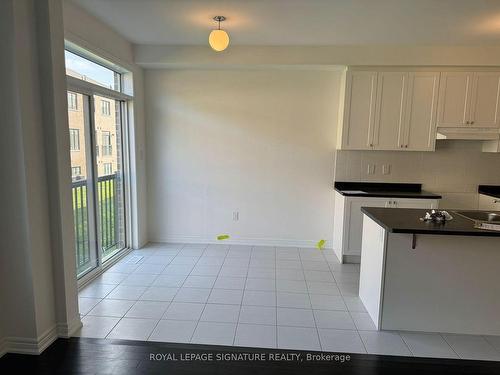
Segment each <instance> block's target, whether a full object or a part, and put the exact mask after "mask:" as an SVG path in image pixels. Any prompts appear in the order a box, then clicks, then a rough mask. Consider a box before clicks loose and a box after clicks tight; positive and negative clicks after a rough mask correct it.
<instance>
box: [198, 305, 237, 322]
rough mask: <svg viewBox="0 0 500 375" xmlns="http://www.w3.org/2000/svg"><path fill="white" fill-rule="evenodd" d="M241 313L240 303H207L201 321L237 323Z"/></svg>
mask: <svg viewBox="0 0 500 375" xmlns="http://www.w3.org/2000/svg"><path fill="white" fill-rule="evenodd" d="M239 313H240V306H238V305H219V304H207V305H206V306H205V310H203V314H202V315H201V318H200V321H205V322H221V323H237V322H238V315H239Z"/></svg>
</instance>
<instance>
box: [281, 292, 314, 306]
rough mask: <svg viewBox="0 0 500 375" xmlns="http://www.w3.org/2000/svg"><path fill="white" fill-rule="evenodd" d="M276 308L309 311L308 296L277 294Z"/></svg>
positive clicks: (303, 294) (301, 294) (304, 294)
mask: <svg viewBox="0 0 500 375" xmlns="http://www.w3.org/2000/svg"><path fill="white" fill-rule="evenodd" d="M277 306H279V307H296V308H301V309H310V308H311V302H310V300H309V294H306V293H288V292H278V299H277Z"/></svg>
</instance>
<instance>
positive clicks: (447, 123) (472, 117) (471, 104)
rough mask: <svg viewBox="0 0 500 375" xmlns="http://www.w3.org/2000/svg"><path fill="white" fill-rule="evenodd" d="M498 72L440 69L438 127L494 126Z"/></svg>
mask: <svg viewBox="0 0 500 375" xmlns="http://www.w3.org/2000/svg"><path fill="white" fill-rule="evenodd" d="M499 90H500V73H498V72H443V73H441V83H440V85H439V109H438V122H437V126H439V127H472V128H497V127H498V126H499V119H498V104H499Z"/></svg>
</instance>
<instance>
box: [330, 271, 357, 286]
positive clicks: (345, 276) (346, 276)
mask: <svg viewBox="0 0 500 375" xmlns="http://www.w3.org/2000/svg"><path fill="white" fill-rule="evenodd" d="M333 277H334V279H335V281H336V282H337V283H339V284H340V283H355V284H357V283H359V274H358V273H353V272H334V273H333Z"/></svg>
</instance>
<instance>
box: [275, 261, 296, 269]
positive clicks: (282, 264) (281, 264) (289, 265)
mask: <svg viewBox="0 0 500 375" xmlns="http://www.w3.org/2000/svg"><path fill="white" fill-rule="evenodd" d="M276 268H284V269H292V270H301V269H302V263H301V262H300V260H288V259H280V258H278V259H277V260H276Z"/></svg>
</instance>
